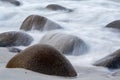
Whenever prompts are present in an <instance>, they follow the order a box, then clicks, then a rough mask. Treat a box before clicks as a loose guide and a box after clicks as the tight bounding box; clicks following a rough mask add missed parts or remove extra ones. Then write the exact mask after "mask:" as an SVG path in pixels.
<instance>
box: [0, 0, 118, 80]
mask: <svg viewBox="0 0 120 80" xmlns="http://www.w3.org/2000/svg"><path fill="white" fill-rule="evenodd" d="M20 2H21V3H22V5H21V6H19V7H15V6H14V5H11V4H8V3H2V2H0V33H2V32H6V31H19V28H20V26H21V24H22V22H23V20H24V19H25V18H26V17H27V16H29V15H31V14H37V15H42V16H45V17H47V18H49V19H50V20H53V21H54V22H56V23H58V24H60V25H61V26H63V28H64V29H63V30H59V31H61V32H64V33H68V34H71V35H75V36H78V37H79V38H81V39H82V40H84V41H85V43H86V44H87V45H88V47H89V51H88V52H87V53H86V54H84V55H80V56H74V55H70V56H66V57H67V58H68V59H69V60H70V62H71V63H72V64H73V66H74V67H75V68H76V70H77V72H78V74H81V73H80V70H82V69H80V68H79V67H82V68H83V70H84V67H87V69H88V68H89V67H94V68H95V69H96V68H97V70H99V71H105V72H107V69H104V68H99V67H95V66H93V65H92V64H93V63H94V62H95V61H97V60H99V59H101V58H103V57H105V56H107V55H109V54H110V53H112V52H114V51H116V50H117V49H120V32H119V30H116V29H110V28H105V25H107V24H108V23H110V22H112V21H114V20H120V1H119V0H20ZM53 3H54V4H59V5H62V6H64V7H67V8H70V9H73V10H74V11H73V12H65V11H50V10H47V9H45V7H46V6H47V5H48V4H53ZM27 33H28V34H30V35H31V36H33V38H34V42H33V43H32V44H36V43H38V42H39V41H40V39H41V37H42V36H43V35H44V34H45V33H46V32H39V31H29V32H27ZM20 48H24V47H22V46H21V47H20ZM2 67H4V66H2ZM88 70H89V69H88ZM2 71H3V73H7V72H6V70H5V71H4V70H3V69H2ZM8 71H11V70H8ZM90 71H91V73H92V70H90ZM90 71H88V72H90ZM108 72H109V71H108ZM13 73H14V71H13ZM20 73H21V72H20ZM86 73H87V72H86ZM18 75H19V74H18ZM18 75H17V76H18ZM37 75H38V74H37ZM0 76H2V75H1V73H0ZM78 76H79V75H78ZM93 76H94V75H93ZM42 77H44V76H42ZM88 77H90V76H88ZM99 77H101V79H102V76H99ZM52 79H53V78H51V80H52ZM55 79H57V78H55ZM77 79H78V80H79V78H77ZM77 79H76V80H77ZM5 80H7V79H5ZM11 80H12V79H11ZM25 80H26V79H25ZM30 80H38V78H36V79H35V78H34V77H32V79H30ZM43 80H47V79H44V78H43ZM48 80H49V78H48ZM58 80H59V78H58ZM81 80H87V79H81ZM88 80H89V78H88ZM93 80H97V79H93ZM103 80H107V79H103ZM109 80H112V79H109ZM116 80H117V79H116Z"/></svg>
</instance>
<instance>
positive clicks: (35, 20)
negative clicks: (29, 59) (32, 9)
mask: <svg viewBox="0 0 120 80" xmlns="http://www.w3.org/2000/svg"><path fill="white" fill-rule="evenodd" d="M61 28H62V27H61V26H60V25H58V24H57V23H55V22H53V21H51V20H49V19H47V18H45V17H43V16H39V15H30V16H28V17H27V18H26V19H25V20H24V22H23V23H22V25H21V27H20V29H21V30H25V31H29V30H32V29H33V30H34V29H35V30H40V31H49V30H55V29H61Z"/></svg>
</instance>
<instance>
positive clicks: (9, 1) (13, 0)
mask: <svg viewBox="0 0 120 80" xmlns="http://www.w3.org/2000/svg"><path fill="white" fill-rule="evenodd" d="M1 1H3V2H8V3H11V4H13V5H15V6H20V5H21V3H20V2H19V1H17V0H1Z"/></svg>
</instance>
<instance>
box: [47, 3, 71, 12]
mask: <svg viewBox="0 0 120 80" xmlns="http://www.w3.org/2000/svg"><path fill="white" fill-rule="evenodd" d="M46 8H47V9H49V10H53V11H57V10H64V11H67V12H72V11H73V10H71V9H67V8H65V7H63V6H61V5H58V4H49V5H47V6H46Z"/></svg>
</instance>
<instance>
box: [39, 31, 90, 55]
mask: <svg viewBox="0 0 120 80" xmlns="http://www.w3.org/2000/svg"><path fill="white" fill-rule="evenodd" d="M40 44H48V45H51V46H53V47H55V48H56V49H57V50H58V51H60V52H61V53H63V54H73V55H80V54H84V53H86V52H87V50H88V47H87V45H86V43H85V42H84V41H83V40H82V39H80V38H78V37H76V36H73V35H69V34H65V33H61V32H52V31H51V32H48V33H47V34H46V35H44V36H43V37H42V38H41V40H40Z"/></svg>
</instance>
